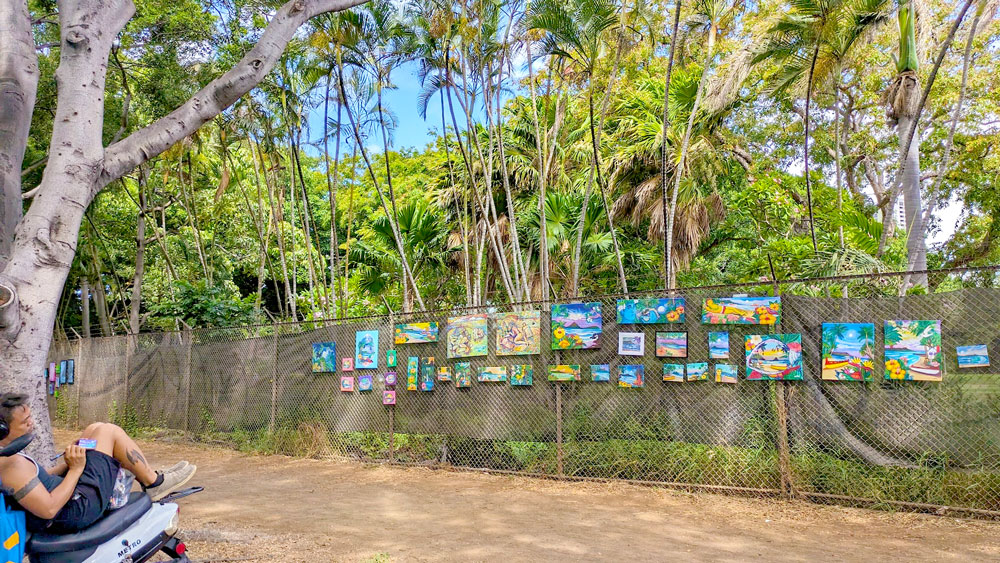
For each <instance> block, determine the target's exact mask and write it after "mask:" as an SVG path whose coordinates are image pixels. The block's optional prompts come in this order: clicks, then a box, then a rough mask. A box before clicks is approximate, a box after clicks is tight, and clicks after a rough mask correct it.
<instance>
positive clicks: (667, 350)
mask: <svg viewBox="0 0 1000 563" xmlns="http://www.w3.org/2000/svg"><path fill="white" fill-rule="evenodd" d="M687 355H688V333H686V332H657V333H656V357H657V358H686V357H687Z"/></svg>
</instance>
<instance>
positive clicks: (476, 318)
mask: <svg viewBox="0 0 1000 563" xmlns="http://www.w3.org/2000/svg"><path fill="white" fill-rule="evenodd" d="M486 331H487V329H486V315H464V316H461V317H451V318H450V319H448V330H447V331H445V333H446V335H447V336H448V357H449V358H470V357H473V356H485V355H486V352H487V350H486V349H487V341H486Z"/></svg>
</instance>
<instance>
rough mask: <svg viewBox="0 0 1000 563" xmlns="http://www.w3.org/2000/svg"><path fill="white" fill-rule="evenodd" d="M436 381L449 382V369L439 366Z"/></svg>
mask: <svg viewBox="0 0 1000 563" xmlns="http://www.w3.org/2000/svg"><path fill="white" fill-rule="evenodd" d="M438 381H444V382H451V368H450V367H448V366H441V367H439V368H438Z"/></svg>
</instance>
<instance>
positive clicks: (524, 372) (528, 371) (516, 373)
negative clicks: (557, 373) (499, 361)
mask: <svg viewBox="0 0 1000 563" xmlns="http://www.w3.org/2000/svg"><path fill="white" fill-rule="evenodd" d="M534 374H535V369H534V368H533V367H532V366H530V365H521V366H512V367H511V368H510V384H511V385H524V386H527V385H531V384H532V381H531V380H532V378H533V376H534Z"/></svg>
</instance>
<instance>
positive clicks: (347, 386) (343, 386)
mask: <svg viewBox="0 0 1000 563" xmlns="http://www.w3.org/2000/svg"><path fill="white" fill-rule="evenodd" d="M340 390H341V391H342V392H344V393H350V392H352V391H354V376H353V375H343V376H341V377H340Z"/></svg>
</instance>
